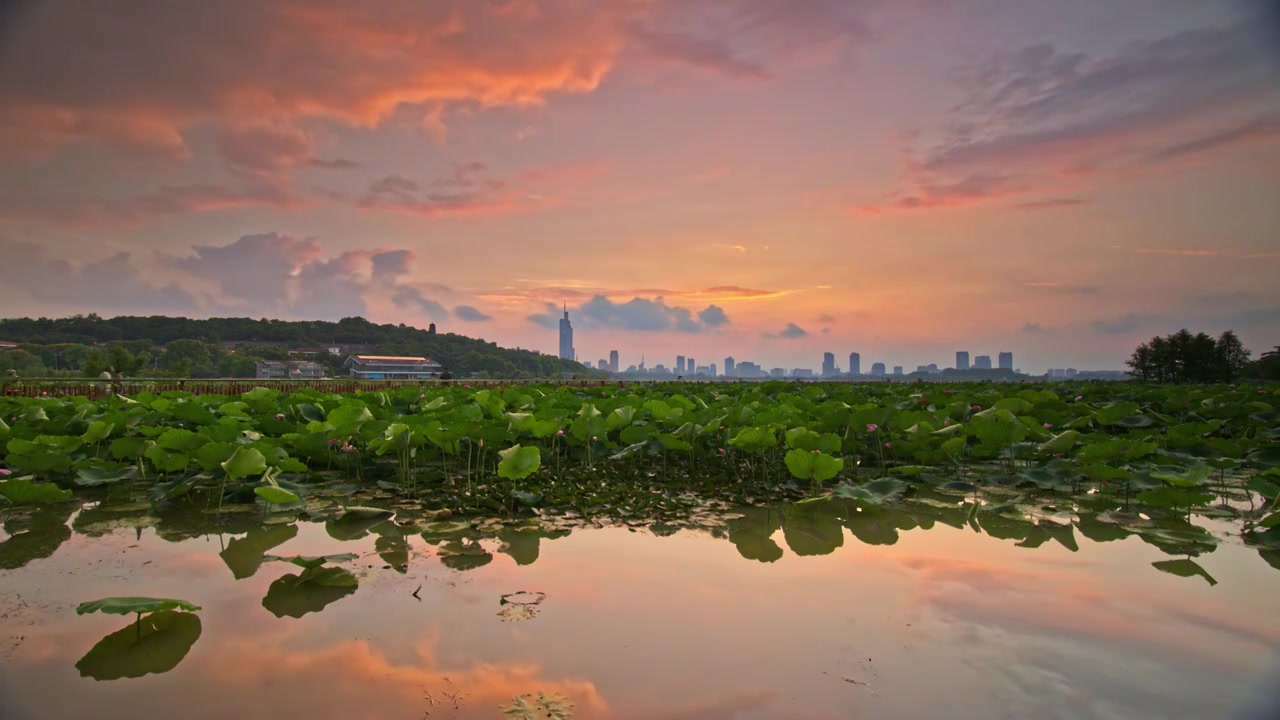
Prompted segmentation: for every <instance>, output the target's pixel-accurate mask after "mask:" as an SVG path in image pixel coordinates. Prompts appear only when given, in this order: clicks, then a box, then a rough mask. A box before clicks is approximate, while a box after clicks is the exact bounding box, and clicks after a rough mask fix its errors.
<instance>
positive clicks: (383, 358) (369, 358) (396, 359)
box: [351, 355, 431, 364]
mask: <svg viewBox="0 0 1280 720" xmlns="http://www.w3.org/2000/svg"><path fill="white" fill-rule="evenodd" d="M351 357H352V358H353V359H354V360H355V361H356V362H392V363H427V364H431V361H430V360H428V359H427V358H424V357H403V356H399V355H352V356H351Z"/></svg>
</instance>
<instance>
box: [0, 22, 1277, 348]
mask: <svg viewBox="0 0 1280 720" xmlns="http://www.w3.org/2000/svg"><path fill="white" fill-rule="evenodd" d="M1266 6H1267V3H1265V2H1261V1H1259V2H1250V1H1247V0H1240V1H1238V2H1217V3H1205V2H1197V1H1195V0H1130V1H1128V2H1124V3H1117V2H1114V0H1081V1H1080V2H1073V3H1063V2H1056V1H1053V0H970V1H966V2H946V1H944V0H900V1H895V0H861V1H855V0H789V1H788V2H778V1H776V0H617V1H616V2H601V1H598V0H430V1H426V2H424V1H421V0H384V1H382V2H376V3H348V2H344V1H343V0H223V1H221V2H201V1H197V0H191V1H187V0H183V1H177V0H175V1H173V2H163V3H157V2H147V1H145V0H119V1H117V2H112V3H82V2H74V1H73V0H51V1H49V2H40V3H21V2H20V3H17V4H16V5H15V6H14V9H12V10H10V11H7V12H4V13H0V98H3V100H2V101H0V160H2V161H0V308H3V312H2V313H0V316H3V317H16V316H22V315H28V316H33V317H35V316H47V317H55V316H65V315H70V314H75V313H86V314H87V313H91V312H96V313H98V314H100V315H104V316H106V315H119V314H167V315H186V316H191V317H208V316H247V317H254V318H258V317H266V318H281V319H297V320H305V319H317V320H336V319H339V318H342V317H348V316H355V315H359V316H364V317H367V318H369V319H370V320H371V321H374V322H380V323H382V322H389V323H405V324H410V325H416V326H422V327H425V326H426V325H427V323H431V322H434V323H436V324H437V326H438V327H439V328H440V330H441V331H442V332H456V333H459V334H464V335H469V336H472V337H481V338H484V339H486V340H490V341H494V342H497V343H498V344H499V345H503V346H507V347H523V348H531V349H536V350H541V351H543V352H547V353H554V352H555V351H556V342H557V332H556V321H557V320H558V318H559V317H560V315H561V312H562V308H563V307H566V306H567V308H568V311H569V313H570V317H571V319H572V320H573V324H574V329H575V344H576V348H577V351H578V355H579V358H578V359H579V360H580V361H582V362H584V363H587V364H588V365H592V366H594V364H595V362H596V360H597V359H600V358H607V357H608V356H609V352H610V350H618V351H619V352H620V353H621V356H622V366H623V367H624V368H625V367H626V366H627V365H630V364H634V363H637V362H638V361H639V360H640V358H641V356H642V354H643V356H644V357H645V358H646V360H647V362H648V364H649V365H650V366H652V365H655V364H657V363H665V364H667V365H668V366H670V365H672V364H673V363H674V360H675V357H676V355H677V354H679V355H684V356H694V357H696V358H697V359H698V361H699V364H700V365H705V364H708V363H712V362H714V363H717V364H720V363H722V362H723V360H724V358H725V357H726V356H733V357H735V358H737V359H738V360H739V361H741V360H752V361H755V362H757V363H759V364H761V365H763V366H765V367H766V368H768V367H773V366H782V367H787V368H793V367H807V368H817V367H818V366H819V365H820V363H821V357H822V353H823V352H827V351H829V352H833V353H835V355H836V358H837V363H838V364H840V365H842V366H843V365H844V364H845V363H846V361H847V358H848V355H849V353H850V352H858V353H860V354H861V357H862V365H863V370H864V372H865V371H866V368H868V367H869V366H870V364H871V363H872V362H884V363H887V364H889V365H891V366H892V365H904V366H906V367H907V368H908V369H912V368H914V367H915V366H916V365H917V364H927V363H931V362H932V363H937V364H939V365H941V366H944V367H945V366H949V365H951V364H952V362H953V360H954V353H955V352H956V351H958V350H966V351H969V352H971V353H972V354H974V355H991V356H993V357H994V356H995V355H996V354H997V352H1000V351H1012V352H1013V353H1014V356H1015V358H1016V365H1017V367H1019V368H1021V369H1024V370H1028V371H1035V372H1042V371H1043V370H1044V369H1046V368H1049V367H1055V368H1056V367H1075V368H1080V369H1121V368H1122V367H1123V364H1124V360H1125V359H1126V358H1127V357H1128V355H1129V353H1130V352H1131V351H1132V350H1133V348H1134V346H1135V345H1136V344H1137V343H1138V342H1140V341H1142V340H1145V339H1147V338H1150V337H1151V336H1153V335H1157V334H1164V333H1168V332H1171V331H1174V330H1177V329H1179V328H1182V327H1187V328H1189V329H1191V330H1192V332H1197V331H1202V330H1203V331H1205V332H1210V333H1215V334H1216V333H1218V332H1221V331H1223V330H1226V329H1231V328H1233V329H1235V330H1236V332H1237V333H1238V334H1239V335H1240V337H1241V338H1242V340H1243V341H1244V343H1245V345H1246V346H1247V347H1249V348H1250V349H1251V350H1253V352H1254V353H1255V355H1256V354H1258V353H1260V352H1262V351H1264V350H1267V349H1270V348H1271V347H1272V346H1274V345H1276V344H1280V283H1277V282H1276V280H1275V278H1276V277H1277V276H1278V275H1280V203H1278V202H1276V200H1275V198H1276V197H1277V196H1280V192H1277V190H1278V189H1280V26H1278V25H1277V24H1276V23H1275V20H1276V16H1274V15H1269V14H1266V13H1265V11H1264V8H1265V7H1266ZM2 340H5V338H3V337H0V341H2Z"/></svg>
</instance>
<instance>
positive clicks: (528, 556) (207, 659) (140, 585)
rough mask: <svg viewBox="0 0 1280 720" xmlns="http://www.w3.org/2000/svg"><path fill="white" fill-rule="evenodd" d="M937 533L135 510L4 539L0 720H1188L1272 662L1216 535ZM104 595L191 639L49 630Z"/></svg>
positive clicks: (1000, 524) (977, 528) (1095, 526)
mask: <svg viewBox="0 0 1280 720" xmlns="http://www.w3.org/2000/svg"><path fill="white" fill-rule="evenodd" d="M944 505H945V503H944V502H939V503H937V507H929V506H925V505H915V506H907V509H898V510H894V511H887V512H880V513H873V514H865V515H855V516H852V517H846V518H844V519H840V520H837V519H835V518H834V517H832V516H831V515H830V514H829V513H824V512H823V511H821V510H818V511H808V510H804V509H796V508H791V509H788V510H785V511H784V510H783V509H774V510H769V509H763V508H751V509H747V510H744V511H742V512H741V513H731V514H728V515H717V514H714V513H706V514H703V515H702V516H700V517H699V518H695V520H694V521H693V522H691V523H689V525H691V526H690V527H682V528H681V527H675V526H656V527H651V526H640V527H626V526H616V525H614V524H613V523H609V522H604V523H602V524H603V525H605V526H604V527H597V526H596V525H595V523H586V522H584V521H566V520H552V521H545V522H543V523H542V524H541V525H539V526H538V527H537V528H532V527H524V528H511V527H503V528H499V527H498V524H497V523H492V524H490V525H485V526H482V527H481V528H478V529H475V528H472V529H463V530H449V529H448V528H447V527H445V525H447V523H445V524H443V525H440V524H438V525H436V526H427V528H428V530H429V531H428V532H427V533H426V535H425V536H424V535H423V534H422V533H421V530H422V528H421V527H418V526H414V525H412V522H413V521H412V519H411V518H409V517H408V516H406V515H405V514H404V511H402V514H401V515H400V516H399V517H397V518H396V520H397V521H398V522H399V523H400V524H399V525H397V523H396V522H392V521H383V520H380V519H379V520H376V521H370V522H369V523H356V524H354V525H352V524H348V525H347V526H343V525H341V524H336V523H334V522H333V521H332V520H330V521H329V522H328V523H326V522H322V521H315V522H302V521H295V520H293V519H292V518H290V519H288V520H287V521H286V520H285V519H284V518H271V519H270V520H271V521H270V522H269V523H267V524H261V523H262V522H263V521H262V519H261V517H260V515H255V514H253V513H233V514H232V515H230V516H229V517H228V518H226V519H224V520H223V521H222V523H223V525H222V527H223V528H224V529H225V530H224V531H223V532H217V531H216V530H217V527H216V526H214V524H213V522H212V521H210V520H209V519H208V516H207V515H204V514H203V513H201V514H200V515H198V516H196V517H197V518H198V519H197V520H194V521H187V520H184V519H183V518H181V517H178V518H172V517H165V518H157V517H154V516H152V515H151V514H150V513H152V512H154V511H152V510H149V509H145V508H143V507H142V506H135V507H124V508H120V509H118V510H112V509H110V508H103V507H92V506H88V507H86V508H85V509H75V508H72V509H68V510H57V509H41V510H37V511H35V512H34V514H26V515H23V514H15V513H13V512H10V514H9V517H8V522H7V523H6V526H5V530H6V531H5V532H4V533H3V534H2V535H0V540H3V544H0V561H2V562H0V567H2V568H6V569H4V570H0V717H3V718H6V719H18V720H35V719H37V718H51V717H83V718H102V719H104V720H113V719H120V720H126V719H128V720H136V718H141V717H182V718H190V719H193V720H194V719H202V718H210V719H212V718H229V717H234V718H239V719H241V720H253V719H258V718H262V719H267V718H271V719H275V718H281V717H305V718H315V719H317V720H319V719H322V718H342V719H344V720H350V719H351V718H370V719H372V718H378V719H385V718H405V719H406V720H418V719H422V718H427V719H430V720H437V719H440V718H498V717H512V716H515V717H520V715H518V714H514V713H515V711H512V714H509V715H506V716H504V715H503V714H502V710H501V708H504V707H509V706H510V705H511V704H512V702H513V698H514V697H515V696H518V695H525V696H536V694H537V693H539V692H542V693H545V694H546V695H547V696H549V697H552V698H555V699H557V700H559V699H563V700H564V701H565V702H566V703H572V705H573V709H572V711H571V712H572V715H571V716H572V717H573V718H576V719H590V718H658V719H665V720H676V719H689V720H694V719H703V718H711V719H717V718H719V719H725V720H728V719H730V718H733V719H736V720H751V719H756V718H813V719H818V718H833V719H834V718H933V717H946V718H953V719H968V718H972V719H974V720H978V719H982V720H987V719H990V718H1018V719H1019V720H1023V719H1034V718H1152V719H1156V718H1159V719H1162V720H1163V719H1167V718H1187V719H1189V720H1190V719H1195V720H1203V719H1205V718H1222V717H1227V716H1228V714H1229V712H1230V711H1231V709H1232V708H1234V707H1236V706H1238V705H1239V704H1240V702H1241V700H1242V698H1244V697H1245V696H1246V695H1247V694H1248V693H1249V692H1250V688H1251V687H1254V686H1255V685H1256V684H1257V683H1258V682H1260V678H1261V675H1262V674H1263V673H1264V671H1265V670H1266V668H1267V667H1268V665H1269V663H1271V662H1272V661H1273V659H1274V657H1275V655H1276V649H1277V647H1280V616H1277V614H1276V613H1275V598H1276V597H1280V572H1277V571H1276V570H1275V569H1274V568H1273V567H1271V566H1270V565H1269V564H1268V561H1267V560H1266V559H1265V558H1264V557H1262V556H1260V554H1259V552H1258V550H1256V549H1253V548H1248V547H1245V546H1243V545H1242V544H1240V543H1239V541H1238V539H1236V538H1234V537H1230V535H1231V534H1232V533H1234V532H1238V529H1239V526H1238V523H1229V522H1219V521H1216V520H1213V519H1199V520H1197V525H1198V526H1199V527H1200V528H1201V529H1202V530H1203V531H1204V532H1205V533H1206V534H1211V535H1213V536H1216V537H1217V539H1218V544H1217V545H1216V547H1209V548H1204V547H1203V545H1196V544H1195V543H1194V542H1193V543H1191V544H1190V545H1188V544H1186V543H1187V542H1188V541H1187V539H1186V538H1185V537H1182V538H1179V537H1178V536H1177V534H1176V533H1164V534H1161V533H1159V532H1155V533H1152V532H1144V533H1139V532H1133V531H1132V530H1130V529H1124V528H1119V527H1116V526H1111V527H1104V526H1103V525H1104V524H1100V523H1098V522H1096V521H1095V522H1093V523H1092V525H1089V526H1083V525H1076V526H1073V525H1071V524H1069V523H1066V524H1053V523H1051V522H1050V521H1048V520H1045V521H1043V522H1041V523H1039V524H1037V523H1033V522H1028V521H1022V520H1013V519H1005V518H1001V517H997V516H994V515H993V516H989V517H984V518H979V519H978V520H977V521H968V522H965V521H959V522H956V521H954V519H955V518H954V513H950V512H949V511H948V510H947V509H946V508H945V507H944ZM949 519H950V520H952V521H950V522H949ZM371 523H376V524H371ZM526 524H527V523H526ZM575 525H576V526H577V527H572V526H575ZM957 526H958V527H957ZM433 527H434V528H435V531H434V532H433V531H431V528H433ZM1091 538H1092V539H1091ZM264 553H266V554H268V555H271V554H274V555H278V556H285V557H291V556H299V555H301V556H317V555H327V554H338V553H355V554H356V555H357V556H358V558H357V559H354V560H342V559H336V560H331V561H330V562H329V563H328V564H327V565H326V566H325V567H328V566H333V567H341V568H346V569H347V570H349V571H350V572H351V573H352V574H353V575H354V576H355V577H356V578H357V579H358V583H359V584H358V587H354V588H353V587H320V588H317V587H310V589H307V588H306V587H303V586H300V585H298V584H296V583H295V580H296V579H297V578H298V577H299V574H300V573H302V572H304V571H303V570H302V569H301V568H300V567H298V566H296V565H294V564H290V563H288V562H283V561H274V560H272V559H270V557H268V558H266V559H265V560H264V558H263V554H264ZM1189 554H1191V555H1195V558H1194V562H1188V558H1189ZM281 578H284V580H282V579H281ZM290 578H293V580H291V579H290ZM291 583H293V584H291ZM516 593H521V594H519V595H517V594H516ZM129 595H138V596H150V597H160V598H181V599H184V600H187V601H190V602H192V603H194V604H196V605H199V606H200V607H201V610H199V611H198V612H196V613H195V617H194V618H192V617H190V616H188V615H187V614H185V613H176V614H175V613H166V615H168V617H166V618H164V622H158V621H157V622H149V621H148V620H146V619H144V620H143V625H142V626H140V627H135V624H134V616H132V615H128V616H119V615H104V614H86V615H77V614H76V606H77V605H78V604H79V603H81V602H83V601H87V600H95V599H98V598H101V597H107V596H129ZM504 596H505V598H506V600H507V602H505V603H504ZM197 618H198V619H197ZM144 629H145V631H146V633H153V632H154V633H156V634H155V635H154V636H152V635H149V634H144V632H143V630H144ZM135 631H136V635H135V638H137V639H138V644H134V645H130V643H131V642H132V641H131V640H130V638H129V636H130V635H131V634H135ZM117 633H118V635H115V637H116V638H117V639H116V640H115V641H111V642H108V641H104V638H106V637H107V636H113V634H117ZM143 640H145V641H146V642H143ZM99 641H103V642H104V643H106V646H104V648H102V649H101V651H99V650H100V648H95V645H97V644H99ZM151 641H154V642H151ZM112 642H114V643H115V649H114V650H113V649H112V647H111V644H112ZM149 643H150V644H149ZM91 648H92V649H94V652H95V653H97V654H96V655H94V656H92V657H90V655H91V654H92V653H91ZM78 665H79V667H78ZM169 667H171V669H168V668H169ZM142 673H146V674H142ZM131 674H138V675H140V676H139V677H129V675H131ZM535 700H536V698H533V697H529V698H528V700H527V702H530V703H532V702H534V701H535ZM541 716H547V715H546V714H545V711H544V713H543V715H541ZM550 716H551V717H569V715H565V714H563V713H562V714H561V715H554V714H553V715H550Z"/></svg>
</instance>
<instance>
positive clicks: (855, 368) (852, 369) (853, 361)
mask: <svg viewBox="0 0 1280 720" xmlns="http://www.w3.org/2000/svg"><path fill="white" fill-rule="evenodd" d="M849 374H850V375H861V374H862V356H861V355H859V354H858V353H849Z"/></svg>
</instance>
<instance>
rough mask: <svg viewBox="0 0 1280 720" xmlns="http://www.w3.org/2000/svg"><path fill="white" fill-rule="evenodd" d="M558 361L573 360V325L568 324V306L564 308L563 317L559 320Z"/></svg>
mask: <svg viewBox="0 0 1280 720" xmlns="http://www.w3.org/2000/svg"><path fill="white" fill-rule="evenodd" d="M560 359H561V360H574V359H575V355H574V352H573V325H571V324H569V306H568V305H566V306H565V308H564V317H563V318H561V319H560Z"/></svg>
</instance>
